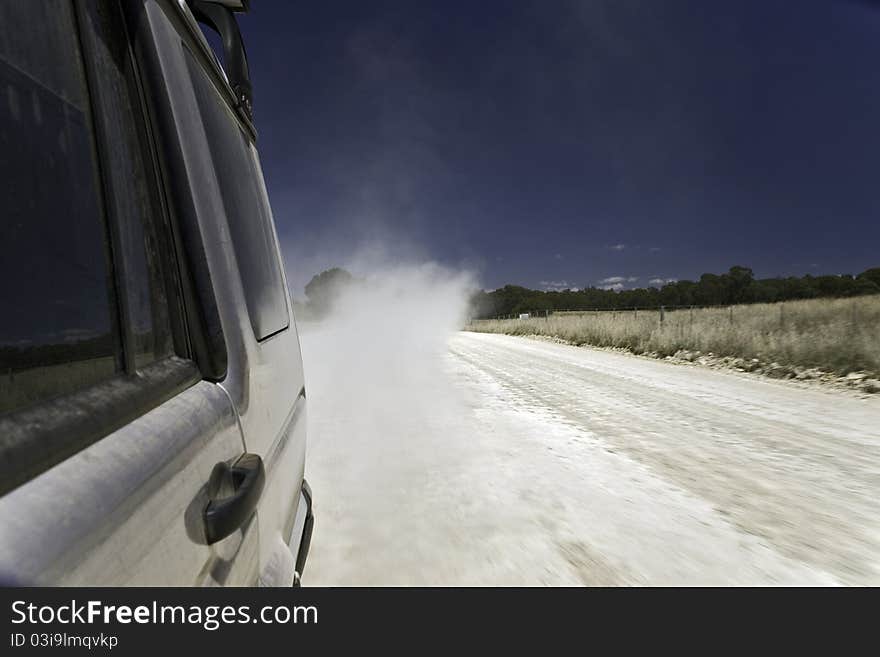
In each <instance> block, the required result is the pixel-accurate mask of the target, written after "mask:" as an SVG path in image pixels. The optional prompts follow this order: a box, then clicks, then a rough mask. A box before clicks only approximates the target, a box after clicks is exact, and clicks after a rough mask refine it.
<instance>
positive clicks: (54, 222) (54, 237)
mask: <svg viewBox="0 0 880 657" xmlns="http://www.w3.org/2000/svg"><path fill="white" fill-rule="evenodd" d="M0 25H2V28H3V29H0V153H2V157H0V181H2V185H0V248H2V257H0V309H2V311H0V312H2V321H0V413H3V412H6V411H9V410H12V409H15V408H18V407H21V406H24V405H27V404H30V403H33V402H35V401H38V400H41V399H45V398H47V397H51V396H54V395H57V394H61V393H64V392H69V391H71V390H75V389H77V388H80V387H83V386H86V385H89V384H92V383H96V382H98V381H100V380H102V379H105V378H107V377H109V376H111V375H112V374H114V373H115V372H117V371H119V370H120V369H121V359H120V355H119V353H120V352H119V338H118V332H117V330H116V320H115V310H114V305H113V301H112V300H113V288H112V281H111V277H110V273H109V272H110V268H109V255H108V245H107V231H106V227H105V225H104V221H103V218H102V212H101V203H100V200H99V199H100V197H99V193H98V182H97V175H96V167H95V159H94V152H93V136H92V134H91V129H90V118H89V114H88V101H87V92H86V86H85V82H84V74H83V70H82V65H81V58H80V52H79V47H78V44H77V35H76V30H75V23H74V20H73V13H72V7H71V5H70V3H67V2H49V1H44V0H29V1H28V2H3V3H0Z"/></svg>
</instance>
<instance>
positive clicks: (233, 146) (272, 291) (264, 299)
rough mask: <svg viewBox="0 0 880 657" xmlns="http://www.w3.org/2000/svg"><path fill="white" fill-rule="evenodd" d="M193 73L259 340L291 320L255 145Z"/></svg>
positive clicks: (209, 84) (198, 73)
mask: <svg viewBox="0 0 880 657" xmlns="http://www.w3.org/2000/svg"><path fill="white" fill-rule="evenodd" d="M188 62H189V67H190V73H191V76H192V79H193V86H194V87H195V90H196V97H197V98H198V103H199V109H200V110H201V114H202V119H203V121H204V125H205V131H206V133H207V137H208V143H209V144H210V148H211V155H212V157H213V160H214V165H215V168H216V172H217V182H218V183H219V185H220V192H221V194H222V196H223V205H224V207H225V208H226V216H227V219H228V221H229V232H230V234H231V237H232V246H233V249H234V250H235V257H236V260H237V262H238V269H239V273H240V275H241V282H242V285H243V286H244V294H245V299H246V301H247V307H248V313H249V315H250V318H251V326H252V327H253V330H254V335H256V337H257V339H258V340H262V339H263V338H266V337H268V336H270V335H272V334H273V333H277V332H278V331H280V330H282V329H284V328H286V327H287V326H288V324H289V322H290V320H289V318H288V310H287V290H286V288H285V286H284V278H283V277H282V273H281V264H280V260H279V255H278V245H277V241H276V238H275V228H274V224H273V222H272V211H271V210H270V208H269V200H268V197H267V195H266V188H265V185H264V183H263V174H262V171H261V170H260V165H259V160H258V158H257V153H256V150H255V149H254V147H253V145H252V144H251V142H250V140H249V139H248V138H247V136H246V135H245V134H244V132H243V131H242V129H241V127H240V126H239V124H238V121H237V120H236V118H235V116H234V115H233V113H232V110H230V108H229V106H228V105H227V104H226V103H225V102H224V101H223V100H222V98H221V97H220V95H219V93H218V92H217V90H216V88H215V87H214V85H213V83H212V82H211V81H210V80H209V79H208V78H207V76H206V74H205V73H204V72H203V71H202V69H201V68H200V67H199V65H198V64H196V63H195V61H194V60H193V59H191V58H190V59H189V60H188Z"/></svg>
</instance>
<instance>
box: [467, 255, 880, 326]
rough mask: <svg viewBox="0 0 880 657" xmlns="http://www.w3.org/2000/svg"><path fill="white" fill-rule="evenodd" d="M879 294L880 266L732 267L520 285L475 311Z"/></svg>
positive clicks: (485, 298)
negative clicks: (589, 282)
mask: <svg viewBox="0 0 880 657" xmlns="http://www.w3.org/2000/svg"><path fill="white" fill-rule="evenodd" d="M865 294H880V267H874V268H872V269H867V270H865V271H863V272H862V273H861V274H858V275H856V276H853V275H849V274H845V275H839V276H835V275H829V276H811V275H809V274H807V275H806V276H801V277H795V276H789V277H788V278H762V279H756V278H755V277H754V274H753V273H752V270H751V269H750V268H748V267H741V266H735V267H731V268H730V269H729V270H728V272H727V273H725V274H703V275H702V276H700V280H698V281H675V282H670V283H666V284H665V285H663V286H662V287H659V288H658V287H641V288H635V289H631V290H606V289H602V288H597V287H587V288H584V289H581V290H574V289H571V290H562V291H544V290H530V289H528V288H525V287H520V286H518V285H505V286H504V287H501V288H498V289H497V290H492V291H491V292H486V291H483V290H480V291H479V292H476V293H474V295H473V296H472V298H471V312H472V315H473V316H474V317H477V318H489V317H497V316H499V315H515V314H519V313H527V312H538V313H543V312H545V311H554V310H587V309H593V308H597V309H605V310H612V309H615V308H621V309H622V308H657V307H659V306H666V307H668V308H671V307H674V306H715V305H726V304H738V303H773V302H776V301H789V300H794V299H816V298H820V297H852V296H860V295H865Z"/></svg>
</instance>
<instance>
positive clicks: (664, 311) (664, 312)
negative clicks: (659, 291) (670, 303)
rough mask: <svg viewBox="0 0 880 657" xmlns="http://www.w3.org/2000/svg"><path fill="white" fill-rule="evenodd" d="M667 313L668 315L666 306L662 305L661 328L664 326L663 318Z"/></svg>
mask: <svg viewBox="0 0 880 657" xmlns="http://www.w3.org/2000/svg"><path fill="white" fill-rule="evenodd" d="M665 315H666V308H664V307H663V306H660V326H661V328H662V326H663V320H664V318H665Z"/></svg>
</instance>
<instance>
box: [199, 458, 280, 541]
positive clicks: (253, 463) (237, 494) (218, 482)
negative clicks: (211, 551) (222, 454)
mask: <svg viewBox="0 0 880 657" xmlns="http://www.w3.org/2000/svg"><path fill="white" fill-rule="evenodd" d="M265 483H266V469H265V468H264V467H263V459H261V458H260V457H259V455H257V454H243V455H242V456H241V458H240V459H238V461H236V462H235V464H234V465H233V466H231V467H230V466H229V464H228V463H226V462H225V461H221V462H220V463H218V464H217V465H215V466H214V470H213V471H212V472H211V479H210V480H209V481H208V498H209V499H210V502H208V506H207V507H205V538H206V539H207V541H208V545H211V544H212V543H216V542H217V541H220V540H222V539H224V538H226V537H227V536H229V535H230V534H232V533H233V532H234V531H235V530H236V529H238V528H239V527H241V526H242V525H243V524H244V523H245V521H247V519H248V518H250V517H251V514H252V513H253V512H254V509H256V508H257V502H259V500H260V495H261V494H262V492H263V486H264V485H265Z"/></svg>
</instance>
